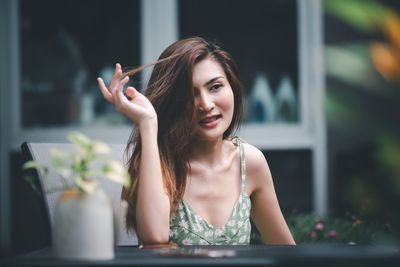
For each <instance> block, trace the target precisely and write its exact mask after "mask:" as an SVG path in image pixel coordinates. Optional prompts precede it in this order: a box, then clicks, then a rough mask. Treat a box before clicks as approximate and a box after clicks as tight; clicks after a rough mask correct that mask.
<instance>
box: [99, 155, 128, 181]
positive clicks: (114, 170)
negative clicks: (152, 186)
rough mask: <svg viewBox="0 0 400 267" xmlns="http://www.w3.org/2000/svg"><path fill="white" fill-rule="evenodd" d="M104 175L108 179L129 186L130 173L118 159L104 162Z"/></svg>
mask: <svg viewBox="0 0 400 267" xmlns="http://www.w3.org/2000/svg"><path fill="white" fill-rule="evenodd" d="M103 171H104V173H105V177H106V178H108V179H109V180H111V181H113V182H116V183H119V184H121V185H123V186H124V187H126V188H128V187H129V186H130V183H131V180H130V175H129V173H128V171H127V170H126V168H125V167H124V166H123V165H122V164H121V163H120V162H118V161H115V160H112V161H109V162H107V163H106V165H104V167H103Z"/></svg>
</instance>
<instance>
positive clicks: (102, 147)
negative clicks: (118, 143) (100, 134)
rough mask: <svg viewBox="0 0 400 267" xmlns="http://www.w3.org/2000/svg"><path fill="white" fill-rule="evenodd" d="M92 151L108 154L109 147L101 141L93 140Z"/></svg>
mask: <svg viewBox="0 0 400 267" xmlns="http://www.w3.org/2000/svg"><path fill="white" fill-rule="evenodd" d="M92 145H93V153H95V154H108V153H110V152H111V149H110V147H109V146H108V145H107V144H106V143H104V142H101V141H94V142H93V144H92Z"/></svg>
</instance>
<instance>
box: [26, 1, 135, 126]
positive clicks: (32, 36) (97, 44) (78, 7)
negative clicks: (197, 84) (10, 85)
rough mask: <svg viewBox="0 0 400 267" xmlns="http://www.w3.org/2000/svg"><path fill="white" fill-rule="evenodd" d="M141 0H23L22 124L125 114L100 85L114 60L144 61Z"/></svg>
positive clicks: (118, 119)
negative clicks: (142, 59)
mask: <svg viewBox="0 0 400 267" xmlns="http://www.w3.org/2000/svg"><path fill="white" fill-rule="evenodd" d="M139 4H140V2H139V0H118V1H111V0H98V1H79V0H70V1H52V0H36V1H30V0H20V3H19V8H20V18H19V26H20V60H21V61H20V62H21V63H20V68H21V77H20V88H21V89H20V90H21V91H20V107H21V109H20V112H21V114H20V118H21V126H22V128H32V127H47V128H48V127H62V126H68V125H73V126H79V125H86V126H88V125H99V124H100V125H110V124H111V125H115V124H122V123H126V122H127V119H126V118H125V117H123V116H122V115H120V114H118V113H117V112H115V108H114V107H113V106H112V105H110V104H108V103H107V102H106V101H105V100H104V99H103V97H102V95H101V93H100V92H99V90H98V87H97V82H96V78H97V77H98V76H101V77H103V78H105V79H106V80H107V79H110V78H111V76H112V74H113V71H114V64H115V63H116V62H120V63H121V64H122V65H123V66H138V65H140V64H141V62H140V35H139V34H140V33H139V30H140V29H139V18H140V9H139Z"/></svg>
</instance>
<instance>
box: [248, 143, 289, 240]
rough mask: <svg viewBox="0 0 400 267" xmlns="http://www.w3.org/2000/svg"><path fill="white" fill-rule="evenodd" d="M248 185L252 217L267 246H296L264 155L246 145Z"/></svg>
mask: <svg viewBox="0 0 400 267" xmlns="http://www.w3.org/2000/svg"><path fill="white" fill-rule="evenodd" d="M246 163H247V164H246V165H247V177H248V184H249V186H251V188H252V192H251V195H250V197H251V203H252V208H251V217H252V219H253V221H254V223H255V225H256V226H257V229H258V230H259V232H260V234H261V237H262V239H263V241H264V243H266V244H290V245H294V244H295V241H294V240H293V237H292V234H291V233H290V231H289V228H288V226H287V224H286V222H285V219H284V217H283V215H282V212H281V209H280V207H279V203H278V199H277V197H276V193H275V189H274V183H273V181H272V176H271V172H270V170H269V167H268V164H267V161H266V160H265V158H264V155H263V154H262V153H261V151H259V150H258V149H257V148H255V147H253V146H251V145H246Z"/></svg>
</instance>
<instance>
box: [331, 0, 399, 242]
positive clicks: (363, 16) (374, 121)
mask: <svg viewBox="0 0 400 267" xmlns="http://www.w3.org/2000/svg"><path fill="white" fill-rule="evenodd" d="M323 3H324V10H325V12H326V13H327V14H328V15H330V16H333V17H335V18H337V19H339V20H341V21H343V22H345V23H347V25H348V26H349V27H351V28H353V29H355V30H357V31H359V32H362V33H368V34H369V35H368V36H370V38H369V39H368V40H366V41H357V42H351V40H349V41H348V42H345V43H341V44H335V45H329V46H326V47H325V61H326V72H327V77H328V79H330V82H329V83H328V84H329V86H328V88H327V96H326V99H325V109H326V115H327V119H328V123H329V124H330V127H335V128H336V129H342V130H344V131H348V132H352V133H353V134H356V135H359V136H360V137H361V135H363V136H368V138H369V139H370V140H372V141H371V143H370V145H369V146H367V147H364V148H361V149H360V150H358V151H354V152H352V153H349V154H347V155H346V156H343V155H342V158H340V162H341V164H342V165H341V167H343V170H338V171H337V173H338V175H342V176H345V177H337V179H341V180H342V181H344V182H343V183H344V185H342V191H341V192H340V193H341V195H340V196H339V197H340V198H341V200H342V201H343V202H344V203H345V206H346V207H349V208H350V209H351V210H352V211H354V212H355V213H356V214H362V215H363V216H369V218H371V220H372V218H374V219H378V220H380V221H381V223H385V224H387V225H388V227H390V228H391V231H392V233H393V234H394V235H396V236H400V214H398V211H397V210H398V208H397V205H396V204H395V203H397V202H398V201H400V117H399V116H398V114H399V113H400V16H399V15H398V13H397V12H396V11H395V10H394V9H392V8H389V7H387V6H385V5H384V4H383V3H382V2H381V1H373V0H325V1H324V2H323ZM371 33H373V34H374V35H371ZM332 81H333V82H332ZM346 160H347V161H348V162H346Z"/></svg>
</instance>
